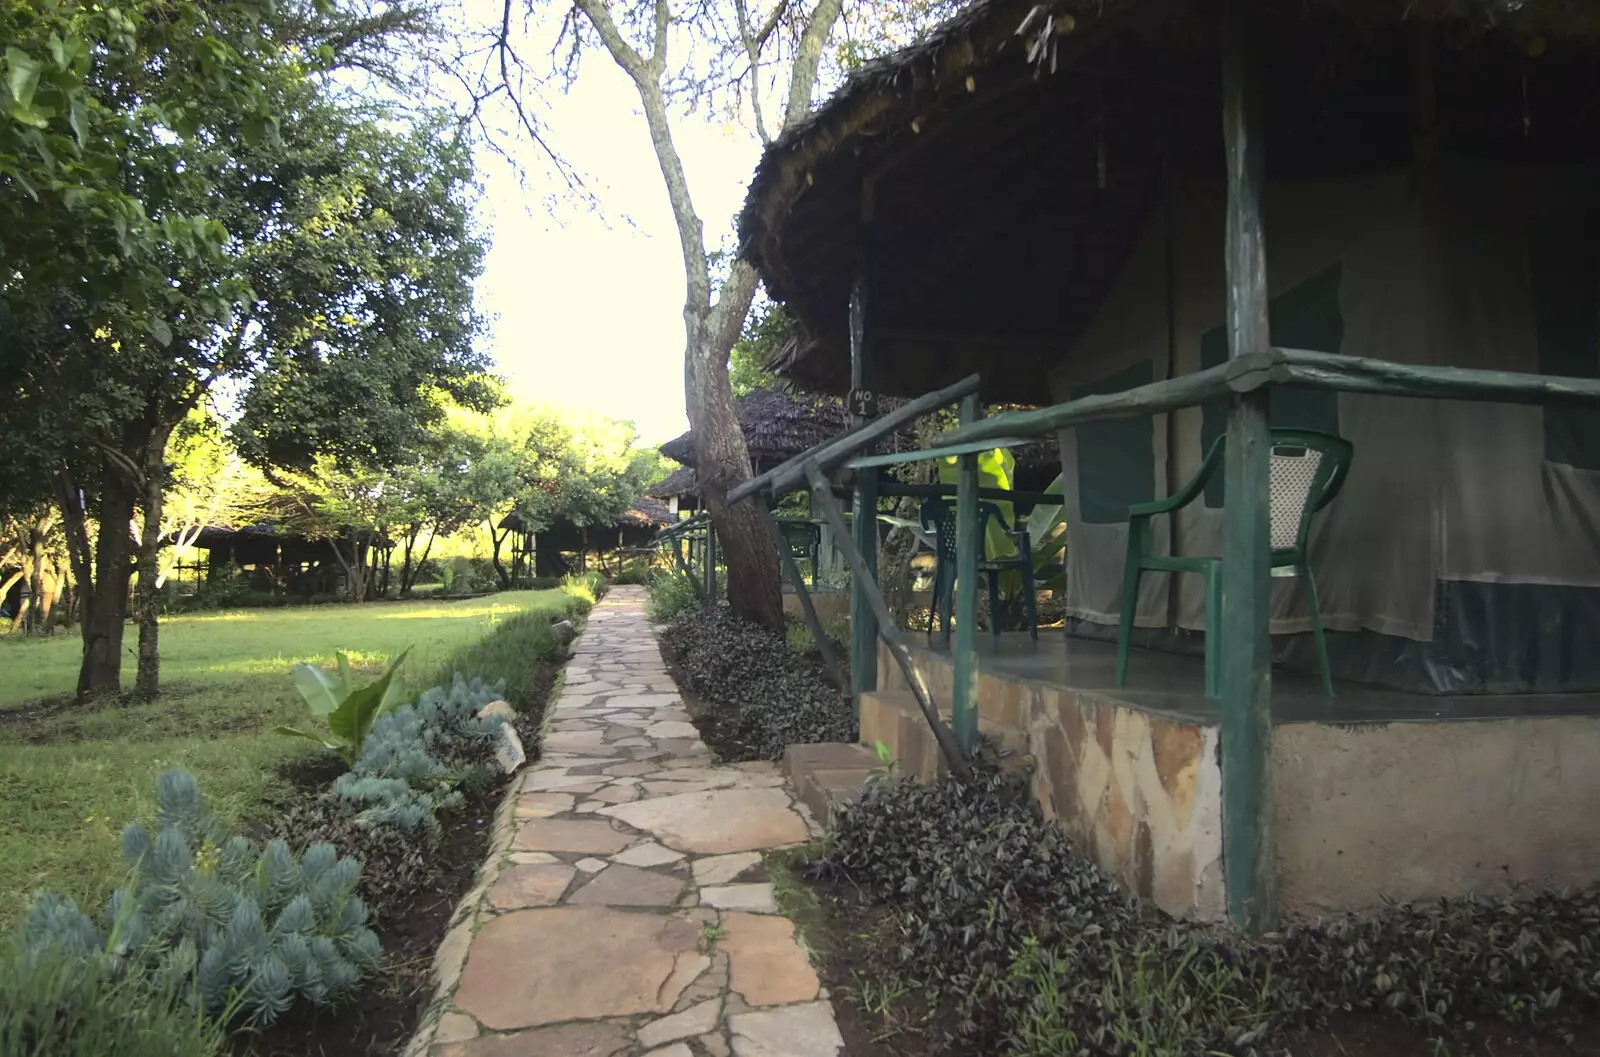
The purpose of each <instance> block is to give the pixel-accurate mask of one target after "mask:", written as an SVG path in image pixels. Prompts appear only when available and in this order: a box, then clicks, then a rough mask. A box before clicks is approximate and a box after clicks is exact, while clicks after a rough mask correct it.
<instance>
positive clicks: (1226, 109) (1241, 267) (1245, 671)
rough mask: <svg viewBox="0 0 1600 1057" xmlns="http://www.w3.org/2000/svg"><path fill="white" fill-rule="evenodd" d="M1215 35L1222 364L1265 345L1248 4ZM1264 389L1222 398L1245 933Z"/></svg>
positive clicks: (1254, 760)
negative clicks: (1223, 277) (1219, 43)
mask: <svg viewBox="0 0 1600 1057" xmlns="http://www.w3.org/2000/svg"><path fill="white" fill-rule="evenodd" d="M1223 17H1224V19H1225V25H1224V29H1223V69H1222V92H1223V111H1222V124H1223V138H1224V147H1225V153H1226V156H1227V162H1228V217H1227V238H1226V242H1225V258H1226V262H1227V277H1228V288H1227V289H1228V306H1227V307H1228V313H1227V325H1228V356H1229V359H1230V360H1238V359H1240V358H1241V357H1245V356H1252V355H1257V354H1266V353H1268V352H1269V351H1270V350H1271V347H1272V339H1271V336H1270V331H1269V327H1268V321H1267V320H1268V317H1267V304H1268V294H1267V254H1266V241H1265V237H1264V234H1263V231H1262V218H1261V212H1262V209H1261V199H1262V191H1263V188H1264V184H1265V180H1266V175H1265V165H1264V160H1265V155H1264V147H1263V144H1262V141H1261V137H1262V127H1261V121H1260V110H1259V103H1260V99H1259V94H1258V92H1259V89H1258V85H1257V83H1256V72H1257V58H1258V57H1257V55H1256V53H1255V49H1254V47H1253V44H1254V42H1253V40H1252V36H1251V34H1252V30H1253V29H1254V26H1253V25H1252V20H1251V17H1250V15H1249V14H1248V12H1247V0H1228V3H1227V5H1226V8H1225V13H1224V16H1223ZM1270 393H1271V387H1270V386H1263V387H1261V388H1259V389H1254V390H1251V391H1250V392H1243V393H1235V394H1234V395H1233V396H1231V397H1230V398H1229V402H1228V440H1227V459H1226V462H1225V463H1224V465H1223V482H1224V488H1225V491H1226V498H1225V506H1224V511H1223V528H1222V627H1220V628H1211V627H1208V628H1206V634H1207V635H1216V634H1219V633H1220V634H1221V636H1222V642H1221V669H1222V671H1221V676H1220V679H1219V691H1220V693H1221V696H1222V859H1223V868H1224V873H1225V876H1226V880H1227V889H1228V916H1229V918H1231V919H1232V921H1233V923H1234V924H1235V925H1236V926H1237V927H1238V928H1240V929H1241V930H1243V931H1244V932H1245V933H1247V934H1250V935H1259V934H1261V933H1263V932H1268V931H1271V929H1272V928H1273V927H1274V926H1275V925H1276V923H1277V917H1278V863H1277V844H1276V841H1275V839H1274V833H1273V826H1274V809H1273V798H1272V640H1271V636H1270V633H1269V630H1268V624H1267V621H1268V616H1269V613H1268V608H1269V602H1270V599H1271V589H1272V579H1271V572H1272V569H1271V565H1272V561H1271V554H1272V544H1271V524H1270V511H1271V495H1270V491H1271V469H1270V466H1269V459H1270V456H1271V443H1272V442H1271V434H1270V432H1269V430H1268V423H1267V408H1268V404H1267V399H1268V396H1269V394H1270Z"/></svg>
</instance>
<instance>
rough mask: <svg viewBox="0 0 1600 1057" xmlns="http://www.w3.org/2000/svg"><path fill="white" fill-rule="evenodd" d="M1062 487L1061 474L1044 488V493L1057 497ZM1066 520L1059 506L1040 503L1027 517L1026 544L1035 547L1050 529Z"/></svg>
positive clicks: (1063, 511) (1062, 509)
mask: <svg viewBox="0 0 1600 1057" xmlns="http://www.w3.org/2000/svg"><path fill="white" fill-rule="evenodd" d="M1062 487H1063V482H1062V479H1061V474H1056V479H1055V480H1054V481H1051V482H1050V483H1049V484H1048V485H1046V486H1045V491H1046V492H1047V493H1053V494H1057V495H1059V494H1060V493H1061V489H1062ZM1066 519H1067V516H1066V512H1065V510H1064V508H1063V507H1062V506H1061V505H1060V504H1048V505H1047V504H1044V503H1041V504H1039V505H1038V506H1036V507H1034V508H1033V512H1032V513H1030V514H1029V515H1028V542H1029V543H1031V544H1034V545H1035V546H1037V545H1038V544H1039V543H1040V542H1042V541H1043V540H1044V538H1045V537H1046V536H1048V535H1049V534H1050V530H1051V529H1053V528H1055V527H1056V526H1057V525H1059V524H1061V523H1062V522H1064V521H1066Z"/></svg>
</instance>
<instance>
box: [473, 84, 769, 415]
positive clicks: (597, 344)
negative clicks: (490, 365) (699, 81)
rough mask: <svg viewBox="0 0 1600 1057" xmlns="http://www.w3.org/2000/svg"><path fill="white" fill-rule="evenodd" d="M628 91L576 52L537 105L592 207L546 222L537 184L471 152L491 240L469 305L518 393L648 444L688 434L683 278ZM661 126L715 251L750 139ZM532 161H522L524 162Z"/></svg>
mask: <svg viewBox="0 0 1600 1057" xmlns="http://www.w3.org/2000/svg"><path fill="white" fill-rule="evenodd" d="M637 99H638V97H637V95H636V94H635V91H634V88H633V86H632V83H631V82H630V81H629V80H628V79H627V78H626V76H625V75H624V74H623V73H622V72H621V71H620V70H618V69H617V68H616V67H615V66H614V65H613V64H612V63H611V62H610V60H609V58H608V57H607V56H604V55H602V54H594V55H590V56H589V57H588V58H586V60H585V63H584V68H583V75H582V77H581V78H580V79H579V81H578V83H577V84H576V85H575V86H574V88H573V91H572V92H571V94H569V95H566V96H560V95H556V96H553V97H552V98H551V99H550V103H551V107H552V111H551V113H550V115H549V118H550V122H551V128H550V133H551V135H550V139H551V142H552V144H553V145H555V146H556V147H557V149H559V150H561V151H562V152H563V153H564V154H565V155H566V156H567V158H568V159H569V160H570V161H571V162H572V163H573V164H574V166H575V167H576V168H577V169H579V170H580V171H582V172H584V173H586V174H587V175H588V177H589V181H588V182H589V183H590V185H591V187H592V188H593V189H594V190H595V191H596V192H597V193H598V195H599V198H600V200H601V202H602V203H603V206H604V212H603V215H600V216H597V215H594V214H590V213H584V212H581V211H574V210H570V209H569V210H563V211H561V213H560V215H559V216H557V217H552V216H551V215H550V214H549V212H547V210H546V205H545V200H544V195H545V194H546V193H547V192H548V191H549V188H548V187H547V186H544V185H539V184H533V183H530V184H529V186H528V187H527V189H526V190H524V189H523V188H522V187H521V186H519V183H518V180H517V177H516V175H515V173H514V172H513V171H512V170H511V167H510V166H509V165H508V164H507V163H506V162H505V161H504V160H502V159H500V158H498V157H497V156H495V155H493V154H492V153H490V152H488V151H482V152H480V156H479V166H480V169H481V170H482V175H483V180H484V188H485V197H484V202H483V214H482V220H483V223H484V225H485V227H487V228H489V229H490V230H491V232H492V235H493V239H494V246H493V249H492V250H491V251H490V254H489V258H488V262H487V268H486V271H485V274H484V275H483V277H482V279H481V280H480V281H479V286H478V290H479V295H480V300H479V307H480V310H481V311H483V312H484V313H485V314H486V315H489V316H491V317H494V318H493V322H492V328H493V329H492V339H491V340H492V345H491V350H492V352H493V355H494V357H495V360H496V362H497V363H498V364H499V368H500V370H501V372H502V373H504V374H505V375H506V376H507V377H509V378H510V379H511V382H512V387H513V390H514V391H515V392H516V393H517V394H518V395H519V396H523V397H526V398H528V399H531V400H536V401H540V402H545V403H551V404H558V405H564V406H572V407H580V408H585V409H588V410H592V411H597V412H599V413H602V414H605V415H609V416H611V417H614V418H622V419H631V420H633V421H634V422H635V423H636V424H637V425H638V427H639V431H640V434H641V436H642V438H643V439H644V440H645V441H646V442H648V443H656V442H659V441H663V440H667V439H670V438H671V437H674V436H676V435H677V434H679V433H681V432H683V431H684V430H685V429H687V428H688V423H687V420H686V419H685V417H684V410H683V402H684V400H683V342H684V335H683V300H684V292H683V291H684V281H683V264H682V257H681V256H680V253H679V249H678V241H677V234H676V232H675V229H674V227H673V222H672V212H671V209H670V208H669V206H668V203H667V192H666V188H665V185H664V184H663V183H662V180H661V173H660V170H659V169H658V168H657V166H656V160H655V155H654V153H653V151H652V150H651V147H650V138H649V134H648V132H647V131H646V129H645V124H644V118H643V116H642V115H641V114H640V113H639V112H638V105H637ZM674 133H675V136H676V140H677V144H678V150H679V153H680V154H681V156H682V158H683V163H684V166H685V168H686V169H687V170H688V175H689V183H690V188H691V190H692V192H693V193H694V197H695V207H696V209H697V211H698V212H699V214H700V219H701V221H702V222H703V223H704V225H705V229H706V240H707V244H708V248H711V249H715V248H716V246H717V245H719V244H720V243H723V242H725V241H727V240H729V239H731V229H732V222H733V217H734V214H735V213H736V212H737V211H738V209H739V207H740V205H741V204H742V203H743V201H744V188H745V183H746V182H747V181H748V180H749V178H750V174H751V172H752V171H753V170H754V168H755V164H756V159H757V157H758V156H759V153H760V152H759V149H758V147H759V145H758V143H757V142H756V140H755V138H754V137H753V136H750V135H749V134H748V133H746V132H745V131H744V130H743V129H742V128H739V127H738V126H736V125H731V124H716V123H711V122H707V121H706V120H704V119H703V118H701V117H698V116H692V115H691V116H686V117H683V118H681V119H679V120H677V121H676V122H675V124H674ZM522 149H523V150H525V151H530V152H531V151H532V150H533V149H534V148H533V147H532V146H531V145H529V144H524V145H523V146H522ZM534 162H535V159H533V158H532V156H531V155H530V157H529V163H528V165H527V166H526V168H529V169H534V168H536V167H537V166H536V164H534ZM630 221H631V224H630Z"/></svg>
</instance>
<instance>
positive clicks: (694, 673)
mask: <svg viewBox="0 0 1600 1057" xmlns="http://www.w3.org/2000/svg"><path fill="white" fill-rule="evenodd" d="M661 651H662V653H663V655H664V656H665V657H666V659H667V661H668V663H669V664H671V665H672V667H673V669H674V672H675V674H676V677H677V680H678V684H679V685H680V686H682V687H683V688H684V689H685V690H687V691H688V692H689V693H690V694H692V695H694V696H695V697H696V698H699V707H698V708H696V707H694V706H693V705H691V708H690V712H691V714H692V715H694V718H695V723H696V725H697V726H698V727H699V728H700V735H701V737H703V738H704V739H705V741H706V744H708V745H709V746H711V748H712V749H713V750H715V751H716V753H717V755H718V756H720V757H721V758H722V759H724V760H729V761H740V760H776V759H778V758H780V757H781V756H782V755H783V750H784V747H785V746H787V745H799V744H808V743H811V742H818V741H845V742H850V741H855V740H856V736H857V727H856V718H855V711H854V709H853V708H852V707H851V705H850V698H849V696H848V695H847V694H844V693H841V692H840V691H839V690H838V689H837V688H836V687H835V686H834V685H833V684H832V683H831V682H829V681H828V678H827V676H826V674H824V672H823V671H822V670H821V669H820V668H819V667H818V666H817V665H816V664H815V663H814V662H812V661H810V660H808V659H806V658H804V657H801V656H800V655H799V654H797V653H796V652H795V651H794V650H792V649H790V648H789V644H788V642H787V640H786V639H785V637H784V636H783V635H782V634H781V633H778V632H774V631H770V630H768V629H766V628H763V627H760V626H758V625H755V624H752V623H750V622H749V621H746V620H742V619H740V618H739V617H737V616H735V615H734V614H733V612H732V611H731V610H729V609H728V608H727V607H726V606H714V607H709V608H705V609H700V608H696V609H692V610H689V611H687V612H685V613H683V614H682V615H680V616H679V617H678V618H677V619H676V620H674V621H673V622H672V623H671V624H669V625H668V626H667V628H666V629H665V630H664V631H663V632H662V635H661Z"/></svg>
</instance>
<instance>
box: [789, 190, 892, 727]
mask: <svg viewBox="0 0 1600 1057" xmlns="http://www.w3.org/2000/svg"><path fill="white" fill-rule="evenodd" d="M865 199H866V202H867V203H868V204H867V205H866V207H865V212H866V213H867V214H868V215H867V218H866V221H865V227H866V228H867V247H866V248H867V254H866V256H867V263H866V264H865V266H864V267H863V268H862V272H861V275H860V276H859V277H857V279H856V283H855V287H854V289H852V290H851V291H850V387H851V389H852V390H854V391H856V392H858V393H859V392H863V391H866V390H870V389H873V388H874V387H875V386H876V384H877V381H876V373H877V372H876V369H875V368H876V365H875V364H874V363H873V362H872V360H873V357H872V324H871V318H870V313H871V310H872V278H873V269H872V264H871V261H872V254H871V249H872V247H871V223H870V221H871V208H870V201H871V196H870V193H869V194H868V195H866V196H865ZM868 421H869V419H868V417H867V416H864V415H858V414H856V413H855V409H854V408H852V409H851V415H850V425H851V427H852V429H860V428H862V427H864V426H866V424H867V422H868ZM811 465H812V464H811V463H809V462H808V463H807V464H806V471H807V473H808V474H809V472H810V468H811ZM850 514H851V518H852V522H853V524H852V528H853V530H854V536H855V545H856V548H857V550H858V551H859V552H860V554H861V556H862V557H861V562H860V564H859V565H855V566H852V567H851V570H850V694H851V700H852V702H853V703H854V705H855V708H856V714H857V715H860V713H861V695H862V694H867V693H871V692H872V691H874V690H876V689H877V688H878V619H879V618H878V614H877V613H876V612H875V611H874V610H873V608H872V605H871V601H870V599H869V598H868V593H869V592H870V591H875V590H876V589H877V579H878V472H877V471H876V470H863V471H861V472H859V473H857V474H856V478H855V494H854V496H853V497H852V499H851V503H850Z"/></svg>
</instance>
